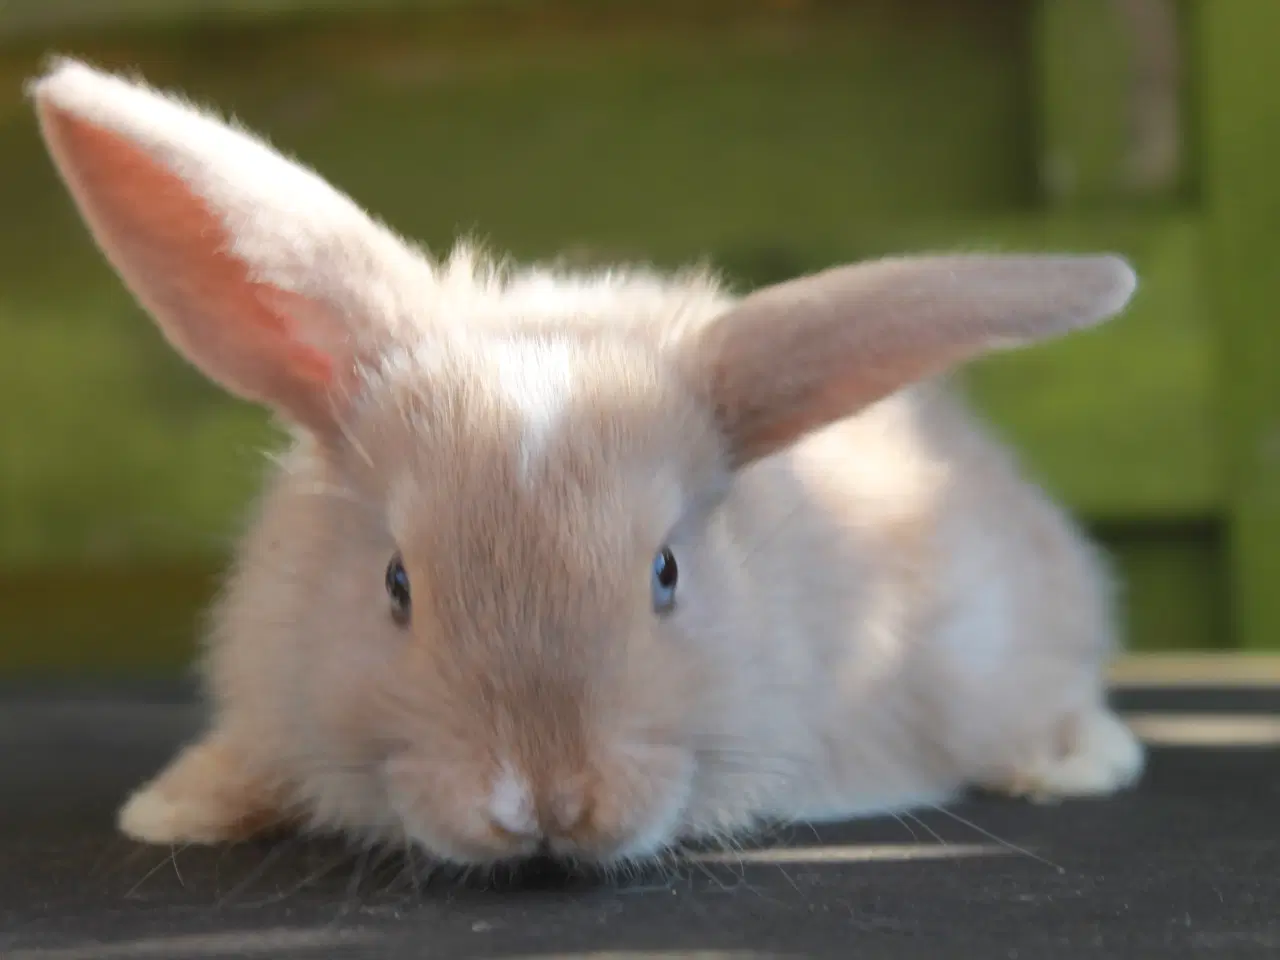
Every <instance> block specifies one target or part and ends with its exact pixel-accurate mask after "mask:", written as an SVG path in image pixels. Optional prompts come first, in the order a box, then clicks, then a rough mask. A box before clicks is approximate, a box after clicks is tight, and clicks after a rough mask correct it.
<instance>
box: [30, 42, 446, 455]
mask: <svg viewBox="0 0 1280 960" xmlns="http://www.w3.org/2000/svg"><path fill="white" fill-rule="evenodd" d="M28 91H29V94H30V95H31V97H32V98H33V100H34V102H35V109H36V114H37V116H38V118H39V125H40V131H41V134H42V136H43V137H44V140H45V143H46V145H47V147H48V149H49V152H50V154H51V156H52V157H53V161H54V164H55V166H56V168H57V171H58V173H59V175H60V176H61V177H62V179H63V182H64V183H65V184H66V187H67V189H68V190H69V192H70V194H71V196H72V198H73V199H74V201H75V203H76V205H77V208H78V209H79V211H80V213H81V215H82V216H83V218H84V220H85V222H86V224H87V225H88V228H89V231H90V233H91V235H92V236H93V238H94V240H95V241H96V243H97V244H98V246H99V247H100V248H101V250H102V252H103V254H104V255H105V256H106V258H107V260H108V261H109V262H110V264H111V265H112V267H113V268H114V269H115V270H116V272H117V273H118V274H119V275H120V277H121V279H122V280H123V281H124V283H125V285H126V286H127V287H128V289H129V290H130V291H131V292H132V294H133V295H134V297H135V298H136V299H137V300H138V302H139V303H140V304H141V305H142V306H143V307H144V308H145V309H146V310H147V311H148V312H149V313H150V314H151V315H152V317H154V318H155V320H156V322H157V323H158V325H159V327H160V329H161V330H162V331H163V333H164V335H165V337H166V338H167V339H168V341H169V342H170V343H171V344H172V345H173V347H174V348H175V349H176V350H178V351H179V352H180V353H181V354H182V355H183V356H184V357H186V359H187V360H188V361H190V362H191V363H192V364H194V365H195V366H196V367H197V368H198V369H200V370H201V371H202V372H203V373H204V374H205V375H206V376H207V377H209V378H210V379H211V380H213V381H214V382H216V383H218V384H220V385H221V386H223V387H224V388H225V389H227V390H228V391H230V392H232V393H234V394H236V395H238V396H241V397H243V398H246V399H249V400H253V401H256V402H260V403H263V404H266V405H269V406H271V407H273V408H275V409H276V410H277V412H279V413H280V414H281V415H283V416H284V417H286V418H287V419H290V420H292V421H293V422H295V423H298V424H300V425H303V426H305V427H308V428H310V429H312V430H314V431H316V432H318V433H322V434H323V433H329V432H331V431H332V430H333V429H334V428H335V425H336V422H335V418H336V416H337V415H338V411H337V410H336V409H335V407H334V401H335V399H336V397H337V396H338V393H339V390H338V389H337V388H340V387H342V386H344V384H343V380H344V379H345V377H346V376H347V375H349V373H350V371H351V370H352V368H353V366H354V364H355V362H356V360H357V359H359V357H358V354H359V353H360V352H361V351H362V349H363V348H364V347H365V345H367V344H369V343H371V342H372V340H373V339H376V337H377V336H378V335H379V333H380V332H381V330H382V328H383V327H385V325H386V324H387V323H388V322H389V321H390V319H391V318H392V317H393V316H394V315H396V312H397V297H400V296H403V293H401V292H400V291H404V290H405V289H406V287H408V288H412V286H413V283H414V279H413V278H414V277H416V276H419V275H420V274H421V273H422V272H423V271H429V270H430V267H429V265H428V264H427V263H426V261H425V260H424V259H422V258H420V257H419V256H418V255H417V254H416V252H414V251H413V250H412V249H411V248H410V247H409V246H408V245H406V244H404V243H403V242H402V241H401V240H400V239H399V238H398V237H396V236H395V235H394V234H392V233H391V232H390V231H389V230H387V229H386V228H384V227H383V226H382V225H380V224H378V223H376V222H375V221H374V220H373V219H372V218H370V217H369V216H368V215H366V214H365V213H364V212H363V211H362V210H361V209H360V208H359V207H358V206H357V205H356V204H355V203H354V202H353V201H352V200H351V199H350V198H348V197H347V196H346V195H344V194H342V193H340V192H338V191H337V190H335V189H334V188H333V187H331V186H329V185H328V184H327V183H325V181H323V180H322V179H321V178H320V177H318V176H317V175H316V174H314V173H313V172H311V171H310V170H308V169H306V168H304V167H302V166H300V165H298V164H296V163H294V162H292V161H291V160H289V159H287V158H285V157H284V156H282V155H281V154H280V153H278V152H276V151H275V150H274V149H272V148H271V147H270V146H268V145H267V144H266V143H265V142H264V141H262V140H259V139H256V138H255V137H253V136H251V135H250V134H248V133H245V132H243V131H241V130H239V129H236V128H233V127H232V126H230V125H229V124H227V123H225V122H223V121H221V120H219V119H218V118H217V117H216V116H214V115H213V114H211V113H206V112H202V111H201V110H199V109H197V108H196V107H194V106H192V105H190V104H188V103H187V102H185V101H183V100H181V99H179V98H178V97H177V96H175V95H173V94H166V93H164V92H161V91H157V90H154V89H152V88H150V87H148V86H146V85H145V84H143V83H142V82H140V81H139V82H134V81H130V80H127V79H125V78H123V77H120V76H115V75H112V74H108V73H104V72H101V71H99V70H97V69H94V68H92V67H89V66H87V65H85V64H83V63H79V62H77V61H74V60H67V59H60V60H57V61H55V62H54V63H53V64H52V65H51V68H50V69H49V70H48V72H46V73H45V75H44V76H42V77H40V78H38V79H36V80H34V81H32V82H31V83H30V84H29V86H28Z"/></svg>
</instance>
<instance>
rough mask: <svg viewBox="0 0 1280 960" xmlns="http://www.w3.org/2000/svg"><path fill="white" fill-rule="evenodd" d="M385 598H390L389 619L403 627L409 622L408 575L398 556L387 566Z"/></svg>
mask: <svg viewBox="0 0 1280 960" xmlns="http://www.w3.org/2000/svg"><path fill="white" fill-rule="evenodd" d="M387 596H388V597H390V598H391V618H392V619H393V620H395V622H396V623H398V624H400V625H401V626H403V625H404V624H406V623H408V622H409V610H410V601H409V575H408V574H407V573H405V572H404V563H403V562H402V561H401V559H400V554H398V553H397V554H396V555H395V556H394V557H392V558H391V562H390V563H389V564H387Z"/></svg>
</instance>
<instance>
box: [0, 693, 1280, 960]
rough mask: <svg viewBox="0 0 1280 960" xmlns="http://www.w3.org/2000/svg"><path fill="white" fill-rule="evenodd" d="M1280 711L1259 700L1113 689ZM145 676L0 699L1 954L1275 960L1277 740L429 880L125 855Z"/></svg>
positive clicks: (1212, 709)
mask: <svg viewBox="0 0 1280 960" xmlns="http://www.w3.org/2000/svg"><path fill="white" fill-rule="evenodd" d="M1118 701H1119V704H1120V706H1122V707H1124V708H1126V709H1130V710H1139V711H1145V710H1159V711H1166V712H1167V711H1170V710H1176V711H1184V712H1185V711H1188V710H1198V711H1205V712H1209V713H1213V714H1218V715H1221V714H1223V713H1230V712H1249V713H1252V714H1255V715H1256V714H1262V715H1264V718H1265V715H1267V714H1270V715H1271V716H1273V717H1274V716H1276V715H1277V714H1280V693H1277V692H1275V691H1268V690H1263V691H1252V692H1240V691H1228V692H1217V691H1201V692H1195V691H1192V692H1169V691H1127V692H1125V691H1122V692H1121V694H1120V695H1119V697H1118ZM196 721H197V714H196V713H195V711H194V709H193V708H192V707H191V706H190V704H189V703H188V702H187V701H186V700H185V699H184V698H183V697H182V696H181V695H178V694H169V693H165V692H156V691H154V690H141V691H139V690H129V691H117V692H113V693H111V694H103V693H86V692H84V691H76V692H74V693H72V692H66V691H64V692H60V693H58V694H54V693H50V692H47V691H46V692H42V693H32V692H30V691H22V692H6V693H4V694H3V696H0V957H3V958H6V960H91V958H92V960H116V958H119V960H133V958H164V960H181V958H193V960H194V958H221V957H263V958H271V960H291V958H312V957H314V958H329V957H334V958H338V957H344V958H345V957H353V958H355V957H368V958H378V960H399V958H409V957H414V958H418V957H421V958H436V957H439V958H449V960H465V958H469V957H486V958H489V957H493V958H499V957H501V958H528V960H533V958H545V960H550V958H575V960H624V958H635V960H663V958H674V957H693V958H702V960H713V958H717V960H749V958H765V957H857V958H868V960H869V958H877V957H893V958H917V957H918V958H928V960H947V958H952V957H954V958H970V957H972V958H979V957H980V958H984V960H986V958H1008V960H1018V958H1027V960H1054V958H1059V957H1062V958H1080V957H1090V958H1092V957H1115V958H1125V960H1133V958H1143V957H1153V958H1156V957H1158V958H1162V960H1170V958H1176V957H1197V956H1205V957H1215V958H1217V957H1280V819H1278V817H1277V814H1278V813H1280V747H1276V746H1268V745H1265V744H1264V745H1254V746H1251V747H1241V746H1222V745H1217V746H1176V745H1175V746H1166V747H1158V748H1156V749H1155V750H1154V751H1153V753H1152V756H1151V761H1150V766H1149V769H1148V773H1147V775H1146V778H1145V780H1144V781H1143V783H1142V785H1141V787H1140V788H1139V789H1138V790H1137V791H1135V792H1134V793H1132V794H1130V795H1125V796H1121V797H1118V798H1113V799H1110V800H1106V801H1077V802H1071V803H1066V804H1061V805H1057V806H1047V807H1040V806H1034V805H1031V804H1026V803H1020V802H1015V801H1011V800H1001V799H996V798H987V797H982V798H974V799H971V800H969V801H967V802H965V803H963V804H961V805H959V806H956V807H954V808H953V813H954V816H952V815H949V814H947V813H944V812H941V811H937V810H932V811H924V812H921V814H920V815H919V818H918V819H916V820H906V821H897V820H894V819H891V818H889V819H884V820H875V821H869V822H865V823H859V824H852V825H844V826H839V827H833V828H824V829H822V830H820V831H813V830H810V829H794V830H790V831H787V832H785V833H782V834H780V835H778V836H776V837H774V838H773V841H772V844H771V845H770V846H769V847H767V848H766V849H765V850H764V851H763V852H762V851H746V852H744V853H742V854H741V855H732V856H724V857H721V858H720V859H719V860H718V861H717V860H712V861H691V862H688V863H685V864H684V865H683V866H680V867H673V868H671V869H668V870H665V871H663V872H660V873H654V874H651V875H646V876H636V877H628V878H615V879H612V880H609V881H600V880H597V879H593V878H576V879H575V878H566V877H562V876H558V875H555V874H554V873H546V872H539V871H534V872H531V873H529V874H527V875H524V876H500V877H491V878H485V877H478V876H456V875H448V876H446V875H438V874H437V875H430V874H429V872H428V871H427V870H426V867H425V864H423V863H416V862H411V861H408V860H405V859H404V858H403V857H400V858H386V857H380V856H379V855H377V854H374V855H364V856H362V855H359V854H358V853H356V852H353V851H349V850H345V849H343V848H341V847H339V846H337V845H336V844H332V843H329V842H324V841H319V840H310V841H302V840H298V839H296V838H295V839H290V838H284V839H277V840H272V841H267V840H264V841H262V842H260V843H256V844H250V845H245V846H241V847H235V848H227V849H216V850H209V849H195V848H189V849H184V850H178V851H174V852H172V853H171V852H170V851H168V850H163V849H153V848H142V847H138V846H135V845H133V844H131V843H129V842H128V841H126V840H124V839H123V838H121V837H118V836H117V835H116V834H115V833H114V831H113V826H112V818H113V815H114V811H115V808H116V806H117V804H118V803H119V802H120V800H121V799H122V798H123V797H124V795H125V793H126V792H127V791H128V790H129V789H130V788H131V787H133V786H134V785H136V784H137V783H138V782H140V781H141V780H142V779H143V778H145V777H146V776H148V775H150V774H151V773H153V772H154V771H155V770H156V769H157V768H158V766H159V765H160V764H162V763H163V762H164V761H165V760H166V759H167V758H168V755H169V753H170V751H171V750H172V749H173V748H174V746H175V745H176V744H177V743H178V742H180V741H181V740H182V739H183V738H184V737H185V736H187V735H188V734H189V733H191V732H192V730H193V729H194V725H195V723H196Z"/></svg>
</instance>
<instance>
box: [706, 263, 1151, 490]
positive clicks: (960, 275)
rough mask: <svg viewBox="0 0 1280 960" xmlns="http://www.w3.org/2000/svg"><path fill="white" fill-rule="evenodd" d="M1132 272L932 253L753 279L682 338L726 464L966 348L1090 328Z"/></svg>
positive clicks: (1111, 266)
mask: <svg viewBox="0 0 1280 960" xmlns="http://www.w3.org/2000/svg"><path fill="white" fill-rule="evenodd" d="M1136 284H1137V280H1136V277H1135V276H1134V273H1133V270H1132V269H1130V267H1129V266H1128V264H1127V263H1126V262H1125V261H1124V260H1122V259H1120V258H1118V257H1114V256H966V255H957V256H938V257H905V258H897V259H885V260H878V261H871V262H867V263H862V264H857V265H853V266H844V267H837V268H834V269H831V270H827V271H824V272H822V273H817V274H814V275H812V276H808V277H803V278H801V279H798V280H792V281H788V282H786V283H781V284H778V285H776V286H772V287H767V288H764V289H762V290H759V291H757V292H755V293H753V294H751V295H749V296H747V297H745V298H744V299H743V300H742V301H740V302H739V303H738V304H737V305H736V306H735V307H733V308H731V309H730V310H728V311H727V312H726V313H725V314H723V315H721V316H720V317H718V318H716V319H715V320H713V321H711V322H710V324H708V325H706V326H704V327H701V328H699V329H697V330H696V331H695V332H694V333H693V334H692V341H691V342H686V343H685V344H683V345H682V347H683V348H685V349H687V350H688V353H686V354H685V355H684V358H685V359H687V360H689V361H690V362H691V364H692V367H693V376H694V377H695V378H696V382H699V383H703V384H706V385H707V387H706V388H707V389H708V390H709V391H710V398H711V402H712V403H713V405H714V408H715V415H716V417H717V419H718V421H719V425H720V428H721V429H722V431H723V432H724V435H725V437H726V438H727V441H728V444H729V450H730V456H731V459H732V461H733V464H734V465H735V466H739V467H740V466H743V465H745V464H747V463H750V462H751V461H753V460H756V459H759V458H760V457H764V456H767V455H769V454H771V453H774V452H776V451H778V450H780V449H782V448H784V447H786V446H788V445H789V444H791V443H794V442H795V441H796V440H798V439H800V438H801V437H802V436H803V435H805V434H806V433H808V432H810V431H812V430H816V429H818V428H820V427H823V426H826V425H828V424H830V423H832V422H833V421H836V420H839V419H842V418H844V417H846V416H849V415H851V414H853V413H855V412H856V411H858V410H859V409H861V408H863V407H865V406H867V405H869V404H871V403H873V402H875V401H876V400H879V399H881V398H883V397H885V396H887V395H888V394H890V393H893V392H894V391H896V390H898V389H899V388H901V387H904V386H906V385H907V384H909V383H911V382H913V381H916V380H920V379H923V378H927V377H930V376H933V375H936V374H940V373H942V372H944V371H946V370H947V369H949V368H951V367H954V366H956V365H958V364H960V363H962V362H964V361H965V360H968V359H970V358H973V357H975V356H977V355H979V354H982V353H985V352H988V351H992V350H997V349H1006V348H1011V347H1017V346H1020V345H1023V344H1030V343H1034V342H1036V341H1040V340H1047V339H1049V338H1051V337H1056V336H1060V335H1062V334H1065V333H1068V332H1070V331H1072V330H1077V329H1080V328H1083V327H1088V326H1092V325H1094V324H1097V323H1100V322H1101V321H1102V320H1104V319H1106V318H1108V317H1110V316H1112V315H1113V314H1115V313H1117V312H1119V311H1120V310H1121V309H1122V308H1123V307H1124V306H1125V304H1126V303H1127V302H1128V301H1129V298H1130V296H1131V295H1132V294H1133V291H1134V289H1135V287H1136Z"/></svg>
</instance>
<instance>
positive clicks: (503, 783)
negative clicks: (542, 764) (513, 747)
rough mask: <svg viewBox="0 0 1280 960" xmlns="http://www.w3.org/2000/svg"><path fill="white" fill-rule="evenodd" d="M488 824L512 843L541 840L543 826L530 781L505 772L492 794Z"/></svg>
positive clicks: (509, 771) (497, 779)
mask: <svg viewBox="0 0 1280 960" xmlns="http://www.w3.org/2000/svg"><path fill="white" fill-rule="evenodd" d="M486 812H487V813H488V817H489V823H490V825H491V826H492V827H493V829H494V831H495V832H497V833H499V834H501V835H503V836H507V837H510V838H511V839H513V840H523V841H531V840H540V839H541V838H542V825H541V823H539V821H538V810H537V805H536V804H535V802H534V797H533V791H532V790H530V789H529V784H528V781H526V780H525V779H524V778H523V777H520V776H519V775H517V774H516V773H514V772H513V771H511V770H503V771H502V772H501V773H500V774H499V775H498V777H497V778H496V779H495V780H494V783H493V789H492V790H491V791H490V794H489V804H488V810H487V811H486Z"/></svg>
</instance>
